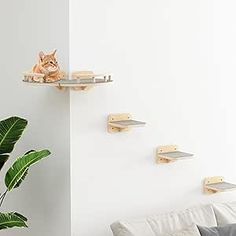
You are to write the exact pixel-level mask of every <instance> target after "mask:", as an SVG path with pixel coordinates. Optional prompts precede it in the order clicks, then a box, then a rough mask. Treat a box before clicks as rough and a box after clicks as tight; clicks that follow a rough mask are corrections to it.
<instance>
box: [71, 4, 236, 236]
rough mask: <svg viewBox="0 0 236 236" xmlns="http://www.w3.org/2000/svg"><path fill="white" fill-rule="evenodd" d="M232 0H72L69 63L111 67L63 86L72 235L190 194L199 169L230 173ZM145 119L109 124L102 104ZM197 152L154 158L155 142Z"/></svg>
mask: <svg viewBox="0 0 236 236" xmlns="http://www.w3.org/2000/svg"><path fill="white" fill-rule="evenodd" d="M235 7H236V3H235V1H233V0H226V1H220V0H214V1H213V0H208V1H206V0H198V1H194V0H180V1H176V0H169V1H166V0H148V1H125V0H101V1H93V0H79V1H77V0H71V6H70V67H71V70H78V69H92V70H95V71H98V72H112V73H113V75H114V77H113V79H114V81H115V82H114V84H113V85H109V86H103V87H99V88H95V89H93V90H91V91H89V92H86V93H79V92H72V93H71V96H70V98H71V171H72V178H71V181H72V235H73V236H78V235H83V236H94V235H96V236H108V235H111V231H110V229H109V224H110V223H112V222H113V221H115V220H117V219H120V218H129V217H137V216H144V215H148V214H153V213H158V212H160V211H167V210H170V209H171V210H172V209H177V208H184V207H188V206H191V205H194V204H200V203H205V202H212V201H227V200H234V199H235V197H236V194H235V193H224V194H219V195H215V196H205V195H203V194H202V180H203V178H204V177H206V176H212V175H223V176H225V177H226V178H227V180H229V181H236V175H235V164H236V158H235V156H236V150H235V145H234V142H235V138H236V123H235V120H236V108H235V99H236V95H235V85H236V83H235V81H236V80H235V77H236V70H235V64H236V56H235V55H236V44H235V42H236V30H235V21H236V15H235V10H234V9H235ZM117 112H118V113H119V112H130V113H132V114H133V115H134V116H135V118H137V119H140V120H143V121H146V122H147V126H146V127H145V128H142V129H141V128H140V129H135V130H133V131H132V132H129V133H119V134H108V133H107V131H106V119H107V115H108V114H110V113H117ZM165 144H178V145H180V146H181V147H182V149H183V150H185V151H189V152H193V153H195V156H196V159H195V160H192V161H182V162H178V163H175V164H172V165H165V166H158V165H156V164H155V162H154V152H155V148H156V146H158V145H165Z"/></svg>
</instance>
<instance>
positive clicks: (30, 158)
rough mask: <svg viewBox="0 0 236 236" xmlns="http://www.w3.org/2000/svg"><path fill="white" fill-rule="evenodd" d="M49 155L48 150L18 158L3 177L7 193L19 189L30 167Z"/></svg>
mask: <svg viewBox="0 0 236 236" xmlns="http://www.w3.org/2000/svg"><path fill="white" fill-rule="evenodd" d="M50 154H51V153H50V151H48V150H42V151H34V152H30V153H28V154H25V155H24V156H22V157H19V158H18V159H17V160H16V161H15V162H14V164H13V165H12V167H11V168H10V169H9V170H8V171H7V173H6V176H5V185H6V187H7V189H8V191H11V190H12V189H13V188H15V187H19V186H20V184H21V183H22V181H23V180H24V178H25V177H26V175H27V172H28V169H29V167H30V166H32V165H34V164H36V163H37V162H39V161H40V160H42V159H44V158H46V157H47V156H49V155H50Z"/></svg>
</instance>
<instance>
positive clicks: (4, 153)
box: [0, 117, 50, 230]
mask: <svg viewBox="0 0 236 236" xmlns="http://www.w3.org/2000/svg"><path fill="white" fill-rule="evenodd" d="M27 123H28V122H27V120H25V119H22V118H19V117H10V118H8V119H6V120H2V121H0V171H1V170H2V168H3V166H4V164H5V163H6V161H7V160H8V159H9V157H10V153H11V152H12V151H13V149H14V146H15V144H16V142H17V141H18V140H19V139H20V137H21V135H22V133H23V131H24V130H25V128H26V126H27ZM49 155H50V151H48V150H41V151H33V150H31V151H29V152H27V153H25V154H24V155H22V156H20V157H18V158H17V159H16V161H15V162H14V163H13V165H12V166H11V167H10V169H9V170H8V171H7V172H6V175H5V185H6V190H5V191H4V192H3V193H1V194H0V208H1V206H2V204H3V201H4V199H5V197H6V195H7V194H8V193H9V192H11V191H12V190H14V189H15V188H18V187H19V186H20V185H21V183H22V182H23V180H24V179H25V177H26V176H27V174H28V172H29V168H30V167H31V166H32V165H34V164H36V163H37V162H39V161H41V160H42V159H44V158H46V157H48V156H49ZM26 222H27V218H26V217H24V216H23V215H21V214H19V213H17V212H9V213H3V212H0V230H3V229H8V228H13V227H27V223H26Z"/></svg>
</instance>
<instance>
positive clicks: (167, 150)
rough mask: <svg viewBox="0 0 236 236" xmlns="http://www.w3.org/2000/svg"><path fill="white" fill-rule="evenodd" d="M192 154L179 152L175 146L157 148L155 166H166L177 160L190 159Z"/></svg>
mask: <svg viewBox="0 0 236 236" xmlns="http://www.w3.org/2000/svg"><path fill="white" fill-rule="evenodd" d="M192 157H193V154H190V153H186V152H180V151H178V147H177V146H176V145H168V146H160V147H158V148H157V153H156V162H157V164H167V163H171V162H174V161H178V160H184V159H189V158H192Z"/></svg>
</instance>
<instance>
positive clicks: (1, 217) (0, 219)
mask: <svg viewBox="0 0 236 236" xmlns="http://www.w3.org/2000/svg"><path fill="white" fill-rule="evenodd" d="M25 219H26V218H25V217H24V216H22V215H21V214H19V213H15V212H11V213H0V230H3V229H8V228H13V227H28V226H27V225H26V223H25ZM26 220H27V219H26Z"/></svg>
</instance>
